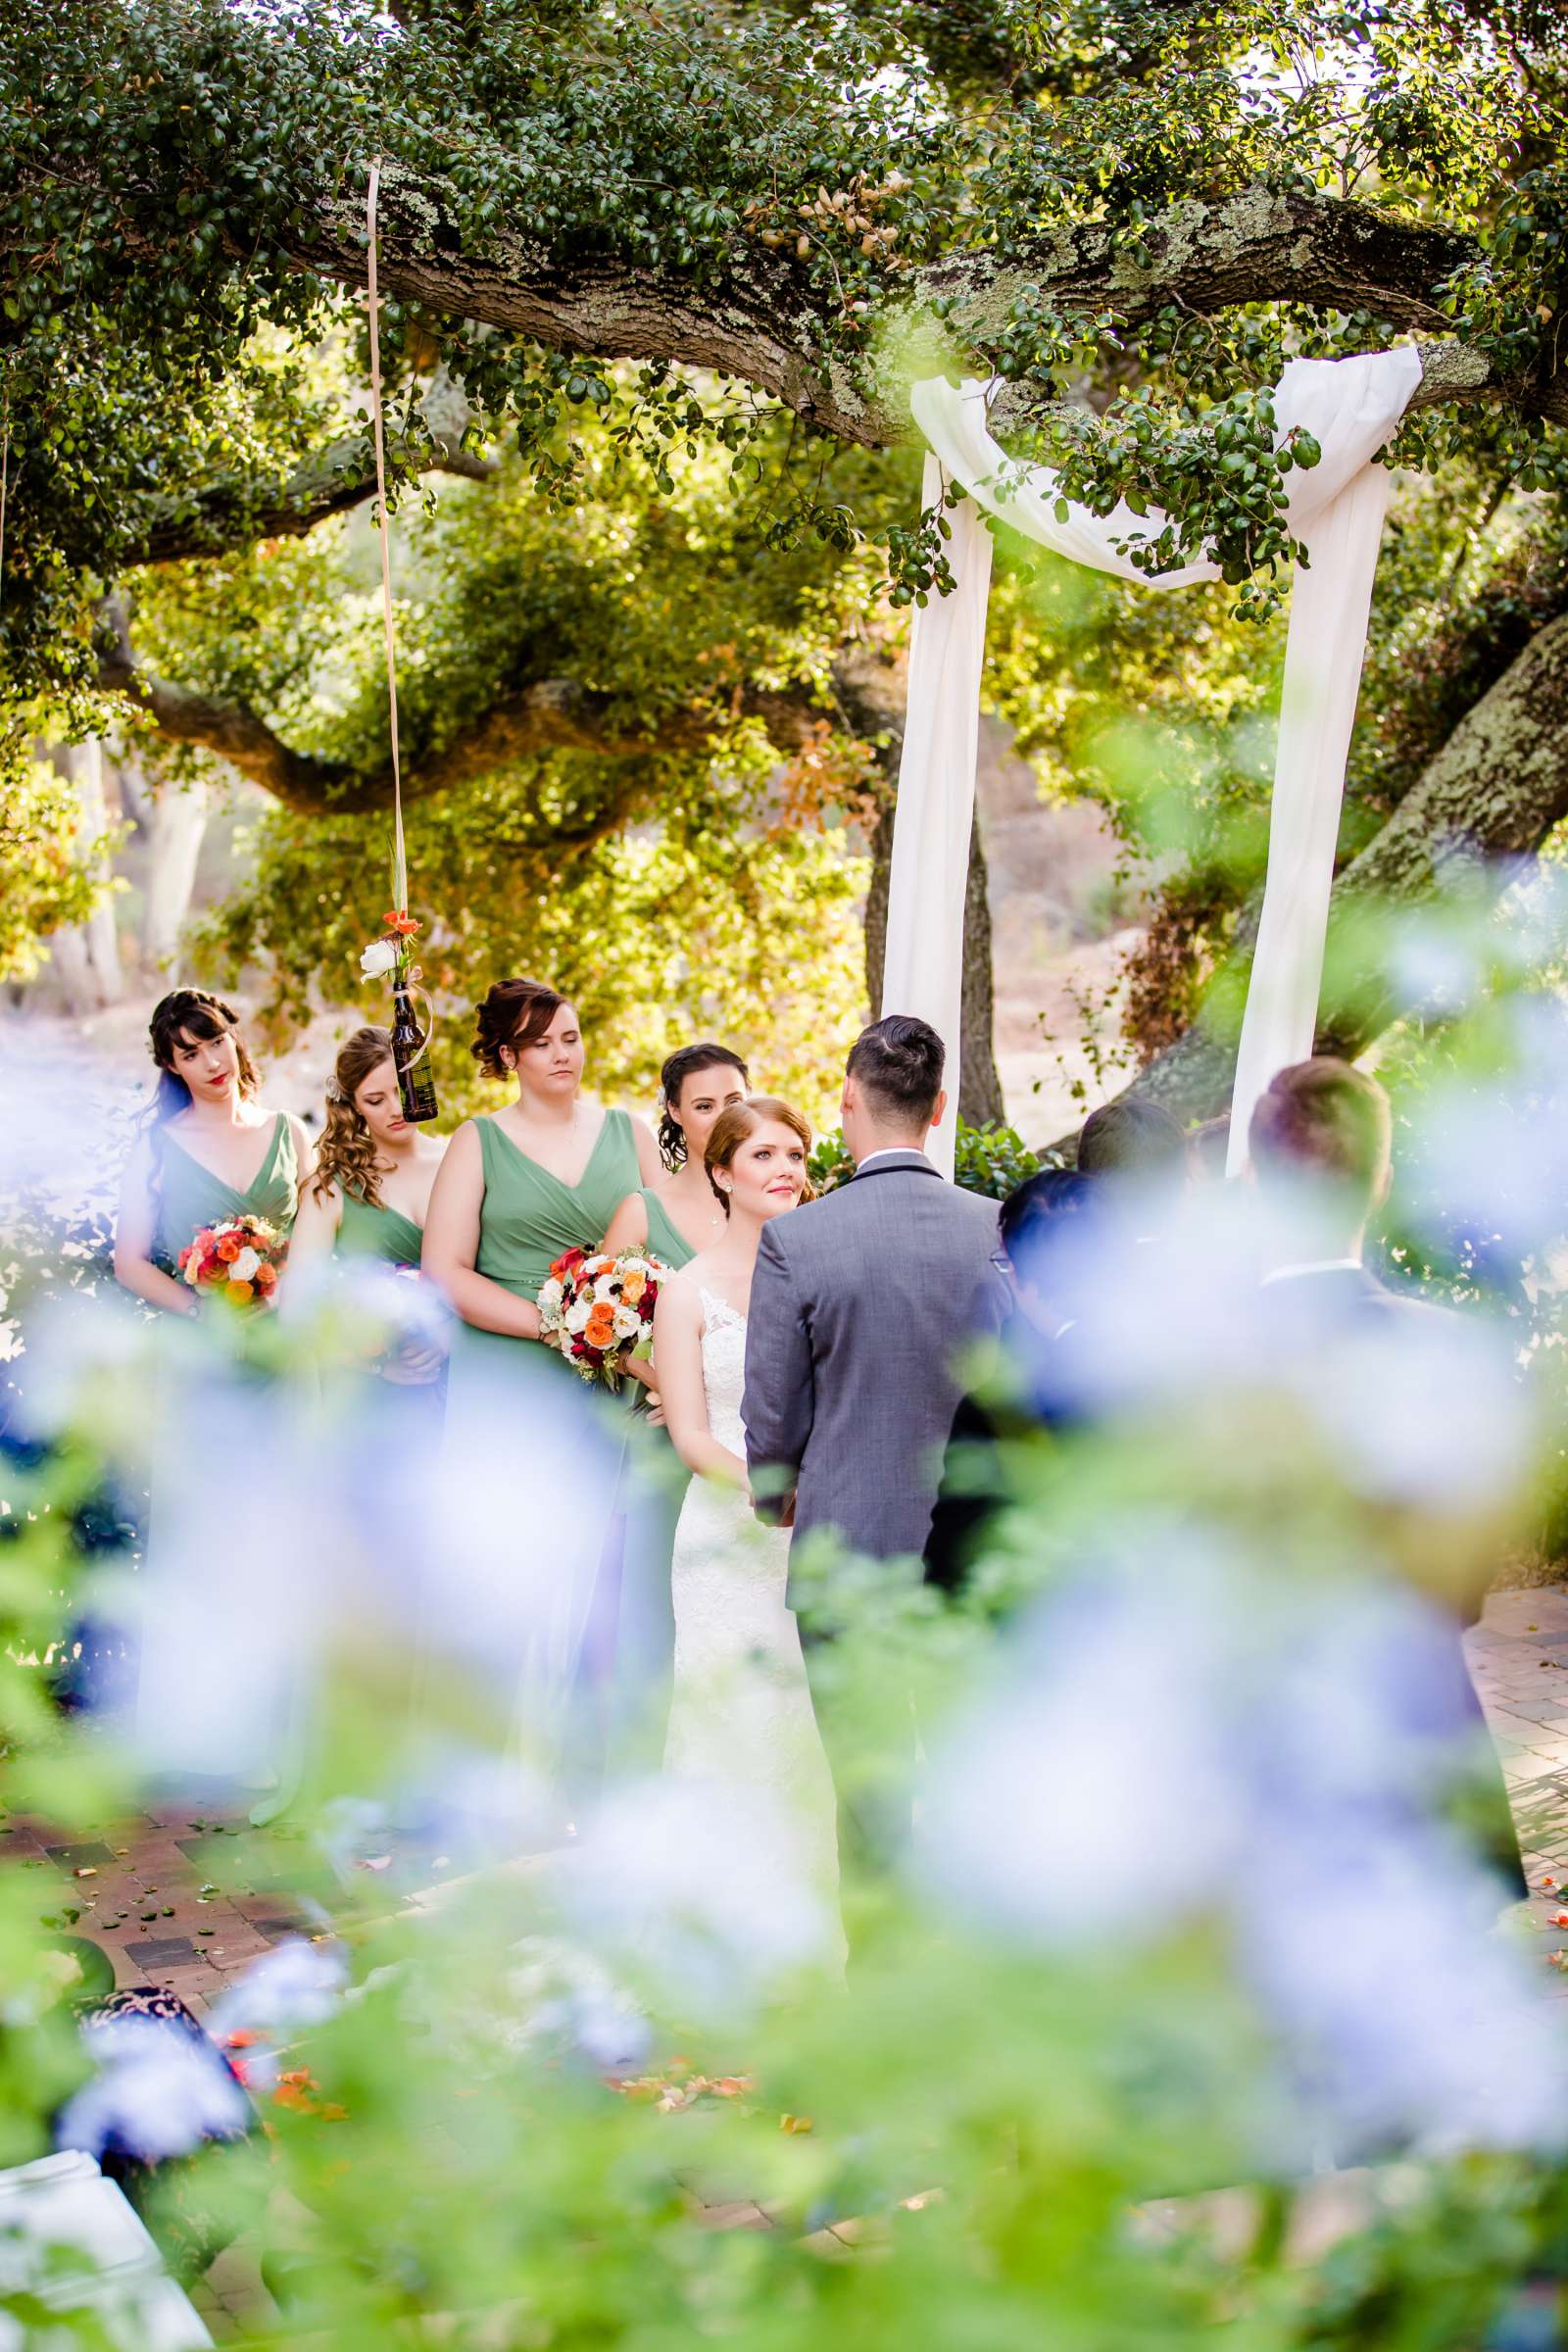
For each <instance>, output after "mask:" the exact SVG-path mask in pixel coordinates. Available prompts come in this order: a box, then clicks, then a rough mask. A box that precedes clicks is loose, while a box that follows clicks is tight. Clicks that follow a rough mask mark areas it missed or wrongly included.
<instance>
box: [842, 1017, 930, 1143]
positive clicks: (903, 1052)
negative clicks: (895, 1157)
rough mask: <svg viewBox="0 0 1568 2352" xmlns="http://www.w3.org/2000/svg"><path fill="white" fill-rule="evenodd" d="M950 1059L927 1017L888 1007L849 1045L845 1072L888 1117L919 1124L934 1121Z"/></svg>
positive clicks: (876, 1108) (873, 1105)
mask: <svg viewBox="0 0 1568 2352" xmlns="http://www.w3.org/2000/svg"><path fill="white" fill-rule="evenodd" d="M946 1060H947V1055H946V1054H945V1052H944V1050H943V1045H942V1040H941V1038H940V1037H938V1035H937V1033H936V1031H935V1030H934V1029H933V1028H932V1026H931V1024H930V1022H929V1021H917V1020H916V1019H915V1018H914V1016H913V1014H912V1013H907V1012H890V1013H888V1014H887V1015H886V1016H885V1017H884V1018H883V1019H882V1020H880V1021H873V1022H872V1023H871V1026H870V1028H869V1029H862V1030H861V1031H860V1034H859V1036H858V1038H857V1039H856V1041H855V1043H854V1045H853V1046H852V1047H851V1048H850V1059H849V1064H848V1068H847V1070H846V1076H848V1077H851V1078H853V1079H854V1080H855V1082H856V1084H857V1086H858V1087H860V1088H861V1089H862V1090H863V1091H864V1093H865V1094H867V1095H868V1096H869V1097H870V1100H871V1104H872V1107H873V1109H875V1110H877V1111H880V1112H881V1113H882V1115H883V1116H884V1117H885V1118H888V1119H903V1120H907V1122H908V1124H909V1125H910V1126H911V1127H919V1126H924V1125H928V1124H929V1123H930V1120H931V1116H932V1113H933V1112H934V1111H935V1109H936V1106H937V1097H938V1095H940V1094H941V1092H942V1070H943V1065H944V1063H945V1062H946Z"/></svg>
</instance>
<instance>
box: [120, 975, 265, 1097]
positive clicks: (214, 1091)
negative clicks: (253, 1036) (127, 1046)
mask: <svg viewBox="0 0 1568 2352" xmlns="http://www.w3.org/2000/svg"><path fill="white" fill-rule="evenodd" d="M147 1036H148V1042H149V1044H150V1045H151V1047H152V1055H153V1059H154V1061H155V1062H156V1063H157V1064H158V1071H159V1077H158V1093H157V1096H156V1098H155V1100H154V1103H153V1117H154V1118H155V1119H172V1118H173V1117H174V1116H175V1115H176V1114H177V1113H178V1112H179V1111H182V1110H188V1109H189V1108H190V1106H191V1104H192V1103H199V1104H202V1105H203V1106H205V1107H206V1108H208V1109H213V1110H221V1109H226V1108H229V1107H231V1106H232V1104H233V1103H234V1102H235V1101H236V1100H243V1099H244V1098H246V1097H249V1096H251V1095H254V1094H255V1093H256V1091H257V1088H258V1087H259V1085H260V1083H261V1081H260V1079H259V1078H258V1077H257V1074H256V1064H255V1063H254V1062H253V1061H252V1059H251V1057H250V1054H248V1053H247V1052H246V1048H245V1040H244V1038H243V1037H242V1036H241V1035H240V1028H239V1015H238V1013H237V1012H236V1011H235V1010H234V1008H233V1006H232V1005H225V1004H224V1003H223V1000H222V998H221V997H213V996H209V995H208V993H207V991H206V989H204V988H176V989H172V990H171V991H170V993H169V995H168V996H167V997H161V998H160V999H159V1001H158V1003H157V1004H156V1005H154V1006H153V1017H152V1019H151V1021H150V1022H149V1023H148V1025H147Z"/></svg>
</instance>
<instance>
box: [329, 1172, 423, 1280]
mask: <svg viewBox="0 0 1568 2352" xmlns="http://www.w3.org/2000/svg"><path fill="white" fill-rule="evenodd" d="M340 1189H341V1188H340ZM423 1248H424V1236H423V1234H422V1233H421V1232H420V1231H419V1228H418V1226H417V1225H416V1223H415V1222H414V1219H413V1218H412V1217H406V1216H405V1215H404V1214H403V1211H402V1209H401V1208H389V1207H388V1206H387V1204H386V1202H385V1201H362V1200H360V1199H359V1197H358V1196H357V1195H356V1194H354V1193H351V1192H349V1191H347V1190H346V1189H344V1190H343V1214H342V1216H341V1217H340V1218H339V1220H338V1228H337V1240H336V1241H335V1242H334V1244H333V1252H334V1254H335V1255H336V1256H338V1257H379V1258H381V1259H383V1260H384V1261H385V1263H386V1264H387V1265H389V1266H417V1264H418V1262H419V1252H420V1250H422V1249H423Z"/></svg>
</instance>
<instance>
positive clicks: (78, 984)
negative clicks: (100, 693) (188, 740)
mask: <svg viewBox="0 0 1568 2352" xmlns="http://www.w3.org/2000/svg"><path fill="white" fill-rule="evenodd" d="M49 758H50V760H51V762H52V763H53V765H54V766H55V768H56V769H57V770H58V771H59V773H60V774H61V775H63V776H68V777H70V778H71V780H72V782H73V784H74V785H75V788H76V799H77V802H78V804H79V806H80V809H81V827H80V834H79V839H80V843H81V847H82V849H83V850H84V851H87V850H90V849H91V848H92V845H93V844H94V843H95V842H97V841H100V840H102V838H103V835H104V832H105V830H106V829H107V826H108V823H109V811H108V806H107V803H106V801H105V797H104V760H103V745H102V744H101V743H100V742H99V741H98V740H97V738H96V737H89V738H88V740H87V741H86V742H85V743H73V744H61V745H58V746H57V747H56V748H55V749H54V750H52V751H51V752H50V754H49ZM50 953H51V957H52V960H53V963H54V966H55V969H56V971H57V972H58V973H59V975H60V982H61V987H62V989H63V991H64V993H65V999H66V1004H67V1005H68V1006H69V1008H70V1010H71V1011H72V1012H73V1013H75V1014H77V1015H78V1016H79V1015H82V1014H85V1013H89V1012H98V1011H101V1010H102V1009H103V1007H104V1006H105V1005H114V1004H117V1003H118V1002H119V999H120V997H121V996H122V994H123V978H122V974H121V966H120V942H119V940H118V938H117V936H116V932H115V907H114V901H113V900H112V899H108V898H106V899H105V900H104V902H103V904H102V905H101V906H99V907H95V908H94V909H93V911H92V913H91V914H90V915H89V916H88V917H87V920H86V921H85V922H84V923H73V924H72V925H70V926H69V928H67V929H65V930H61V931H57V932H56V933H55V935H54V937H53V939H52V940H51V942H50Z"/></svg>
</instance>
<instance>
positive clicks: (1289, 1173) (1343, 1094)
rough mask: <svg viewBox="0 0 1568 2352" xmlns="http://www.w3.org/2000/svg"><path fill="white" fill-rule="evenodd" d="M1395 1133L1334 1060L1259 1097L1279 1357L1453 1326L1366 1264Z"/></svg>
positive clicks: (1484, 1771)
mask: <svg viewBox="0 0 1568 2352" xmlns="http://www.w3.org/2000/svg"><path fill="white" fill-rule="evenodd" d="M1393 1135H1394V1119H1393V1113H1392V1111H1391V1108H1390V1104H1389V1098H1388V1096H1387V1095H1386V1094H1385V1092H1384V1090H1383V1088H1382V1087H1381V1086H1380V1085H1379V1084H1378V1081H1377V1080H1376V1079H1375V1078H1373V1077H1371V1076H1370V1075H1369V1074H1368V1073H1367V1072H1366V1071H1365V1070H1358V1069H1356V1068H1355V1067H1354V1066H1353V1065H1352V1064H1351V1063H1349V1062H1347V1061H1340V1060H1338V1059H1336V1058H1335V1057H1334V1056H1333V1055H1331V1054H1317V1055H1314V1056H1313V1058H1312V1059H1311V1060H1310V1061H1299V1062H1293V1063H1292V1064H1291V1066H1290V1067H1289V1068H1288V1069H1284V1070H1281V1071H1280V1072H1279V1073H1278V1074H1277V1076H1276V1077H1275V1078H1274V1079H1273V1081H1272V1082H1271V1084H1270V1085H1269V1087H1268V1088H1267V1090H1266V1091H1265V1092H1264V1093H1263V1094H1262V1095H1260V1096H1259V1098H1258V1101H1257V1103H1256V1106H1255V1108H1254V1109H1253V1112H1252V1119H1251V1125H1250V1128H1249V1130H1248V1143H1249V1147H1250V1154H1251V1162H1252V1174H1253V1180H1254V1182H1255V1183H1256V1185H1257V1188H1258V1190H1259V1192H1260V1193H1262V1194H1263V1195H1264V1196H1265V1197H1268V1196H1272V1197H1274V1198H1275V1199H1277V1200H1278V1201H1280V1203H1281V1205H1282V1206H1283V1207H1285V1208H1286V1209H1287V1210H1288V1212H1289V1214H1290V1216H1291V1219H1292V1222H1293V1225H1294V1227H1295V1229H1296V1231H1297V1232H1298V1233H1299V1235H1300V1237H1301V1238H1300V1244H1299V1248H1300V1255H1299V1256H1298V1257H1293V1258H1292V1259H1291V1260H1289V1261H1288V1262H1286V1263H1285V1264H1282V1265H1279V1266H1276V1267H1275V1269H1274V1270H1273V1272H1272V1273H1270V1274H1269V1275H1267V1276H1266V1277H1265V1279H1264V1292H1265V1295H1266V1297H1267V1299H1268V1301H1269V1303H1270V1305H1271V1308H1272V1309H1273V1313H1274V1318H1275V1325H1274V1328H1275V1329H1276V1332H1277V1337H1278V1342H1279V1345H1280V1347H1281V1348H1282V1349H1286V1350H1296V1349H1299V1350H1301V1351H1302V1352H1303V1353H1305V1354H1308V1355H1309V1354H1310V1352H1311V1351H1312V1350H1314V1349H1316V1348H1320V1347H1322V1346H1323V1345H1324V1344H1326V1343H1328V1344H1332V1343H1333V1342H1334V1341H1335V1340H1336V1339H1343V1338H1344V1337H1345V1336H1347V1335H1351V1334H1353V1333H1354V1332H1356V1331H1357V1330H1358V1329H1359V1330H1377V1329H1379V1328H1383V1329H1385V1330H1386V1329H1388V1328H1389V1327H1390V1326H1391V1324H1397V1325H1399V1326H1401V1327H1403V1326H1408V1327H1409V1328H1410V1330H1411V1332H1412V1336H1418V1335H1419V1329H1420V1327H1421V1326H1422V1325H1423V1324H1424V1325H1427V1326H1429V1327H1432V1328H1435V1329H1438V1330H1441V1328H1442V1327H1443V1325H1445V1324H1446V1323H1447V1322H1449V1321H1450V1320H1451V1317H1450V1314H1449V1311H1448V1310H1447V1309H1445V1308H1443V1307H1437V1306H1431V1305H1428V1304H1427V1303H1426V1302H1425V1301H1424V1300H1422V1299H1409V1298H1402V1297H1400V1296H1399V1294H1398V1293H1397V1292H1395V1291H1391V1290H1389V1289H1387V1288H1386V1287H1385V1285H1384V1284H1383V1283H1381V1282H1379V1280H1378V1279H1377V1277H1376V1275H1375V1274H1373V1273H1371V1272H1370V1271H1369V1270H1368V1268H1367V1266H1366V1264H1365V1250H1366V1237H1367V1228H1368V1226H1369V1225H1370V1223H1371V1221H1372V1219H1373V1217H1374V1216H1375V1215H1376V1214H1377V1211H1378V1210H1379V1209H1380V1208H1381V1207H1382V1205H1383V1203H1384V1201H1386V1200H1387V1198H1388V1194H1389V1187H1390V1183H1391V1180H1392V1175H1393ZM1410 1409H1411V1410H1412V1411H1415V1410H1419V1406H1418V1404H1417V1403H1415V1402H1412V1405H1411V1408H1410ZM1456 1614H1457V1616H1458V1618H1459V1622H1460V1623H1461V1624H1465V1623H1474V1621H1475V1618H1476V1616H1477V1615H1478V1614H1479V1611H1478V1610H1476V1609H1475V1608H1474V1607H1467V1608H1461V1609H1460V1610H1459V1611H1457V1612H1456ZM1457 1642H1458V1632H1457V1627H1456V1630H1455V1643H1456V1646H1457ZM1455 1672H1456V1675H1458V1676H1460V1677H1461V1679H1462V1682H1463V1688H1464V1691H1466V1692H1467V1693H1468V1695H1469V1698H1470V1701H1471V1702H1472V1704H1473V1706H1474V1724H1475V1732H1476V1738H1475V1741H1474V1751H1473V1752H1474V1756H1475V1759H1476V1761H1475V1764H1474V1768H1473V1770H1472V1772H1471V1775H1470V1778H1469V1781H1468V1784H1467V1785H1466V1786H1465V1787H1463V1788H1461V1789H1459V1790H1458V1791H1457V1792H1456V1802H1457V1805H1458V1808H1459V1809H1460V1810H1461V1812H1462V1814H1463V1815H1464V1817H1465V1819H1466V1820H1467V1822H1468V1824H1469V1826H1470V1827H1471V1829H1472V1831H1473V1832H1474V1834H1475V1836H1476V1838H1477V1842H1478V1843H1479V1844H1480V1845H1481V1846H1482V1847H1483V1848H1484V1850H1485V1851H1486V1852H1487V1855H1488V1858H1489V1859H1490V1860H1491V1861H1492V1862H1493V1864H1494V1865H1495V1868H1496V1869H1497V1870H1498V1872H1499V1873H1500V1875H1501V1876H1502V1877H1503V1879H1504V1880H1505V1882H1506V1883H1507V1885H1508V1887H1509V1888H1510V1890H1511V1892H1512V1893H1513V1894H1514V1895H1516V1896H1522V1895H1524V1894H1525V1893H1526V1892H1528V1888H1527V1887H1526V1885H1525V1877H1524V1865H1523V1863H1522V1861H1521V1860H1520V1855H1519V1840H1518V1835H1517V1832H1516V1831H1515V1828H1514V1824H1513V1816H1512V1813H1511V1811H1510V1809H1509V1805H1508V1799H1507V1792H1506V1790H1505V1789H1504V1788H1503V1785H1502V1778H1501V1774H1500V1771H1499V1769H1498V1766H1497V1763H1496V1758H1495V1753H1494V1751H1493V1749H1492V1747H1491V1745H1490V1741H1488V1740H1486V1739H1485V1737H1484V1730H1485V1718H1484V1716H1483V1714H1482V1710H1481V1705H1480V1701H1479V1700H1478V1699H1476V1698H1475V1694H1474V1691H1473V1689H1472V1687H1471V1685H1470V1683H1469V1679H1468V1672H1467V1670H1464V1669H1463V1661H1462V1653H1461V1656H1460V1659H1459V1661H1458V1663H1457V1664H1456V1669H1455Z"/></svg>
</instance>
